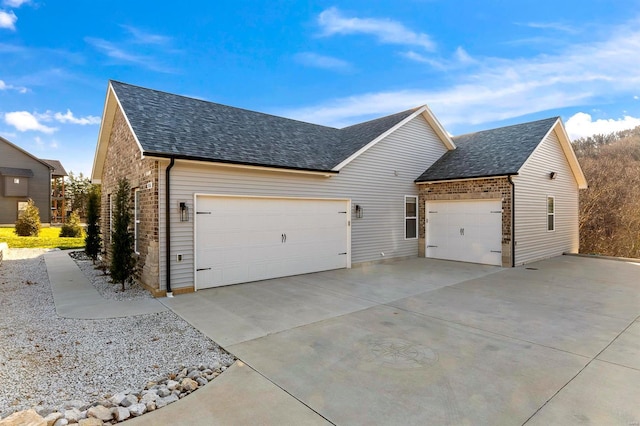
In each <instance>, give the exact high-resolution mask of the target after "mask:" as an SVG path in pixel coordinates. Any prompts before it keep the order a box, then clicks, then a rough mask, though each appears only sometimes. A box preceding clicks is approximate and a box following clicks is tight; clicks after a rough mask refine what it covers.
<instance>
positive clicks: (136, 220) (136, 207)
mask: <svg viewBox="0 0 640 426" xmlns="http://www.w3.org/2000/svg"><path fill="white" fill-rule="evenodd" d="M139 241H140V190H139V189H138V188H136V190H135V192H134V196H133V251H135V252H136V253H140V250H139Z"/></svg>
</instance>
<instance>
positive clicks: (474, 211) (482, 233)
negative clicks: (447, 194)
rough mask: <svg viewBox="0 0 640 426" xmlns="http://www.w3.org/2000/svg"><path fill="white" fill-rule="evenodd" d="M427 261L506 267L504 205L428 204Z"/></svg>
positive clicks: (470, 202)
mask: <svg viewBox="0 0 640 426" xmlns="http://www.w3.org/2000/svg"><path fill="white" fill-rule="evenodd" d="M425 212H426V214H427V222H426V227H427V232H426V235H427V238H426V251H425V253H426V257H431V258H435V259H447V260H458V261H463V262H473V263H483V264H488V265H497V266H501V265H502V241H501V240H502V201H501V200H499V199H496V200H464V201H427V203H426V206H425Z"/></svg>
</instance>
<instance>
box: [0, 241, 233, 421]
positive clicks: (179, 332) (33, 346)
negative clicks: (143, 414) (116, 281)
mask: <svg viewBox="0 0 640 426" xmlns="http://www.w3.org/2000/svg"><path fill="white" fill-rule="evenodd" d="M44 252H45V250H34V249H24V250H20V249H13V250H10V251H9V254H8V255H7V256H6V257H5V260H4V262H3V264H2V265H0V418H4V417H6V416H8V415H9V414H11V413H13V412H16V411H20V410H23V409H27V408H31V407H34V406H45V407H50V408H52V409H55V408H59V407H61V406H62V405H63V404H64V403H65V402H67V401H70V400H80V401H84V402H86V403H91V402H93V401H95V400H97V399H98V398H100V397H104V396H105V395H113V394H115V393H117V392H121V391H124V390H127V389H142V388H143V387H144V385H145V383H146V382H147V381H149V380H153V379H156V378H158V377H161V376H165V375H166V374H168V373H169V372H172V371H176V369H178V368H180V366H196V365H200V364H212V363H213V362H214V361H218V362H219V363H220V364H222V365H225V366H228V365H230V364H231V363H232V362H233V361H234V357H233V356H232V355H230V354H229V353H227V352H225V351H224V350H223V349H221V348H220V347H219V346H218V345H217V344H216V343H215V342H213V341H212V340H210V339H209V338H207V337H206V336H205V335H203V334H202V333H200V332H199V331H197V330H196V329H194V328H193V327H192V326H191V325H189V324H188V323H187V322H186V321H184V320H182V319H181V318H180V317H178V316H177V315H175V314H174V313H173V312H170V311H167V312H162V313H158V314H152V315H141V316H136V317H129V318H118V319H106V320H76V319H65V318H59V317H58V316H57V315H56V313H55V307H54V303H53V297H52V294H51V288H50V285H49V279H48V276H47V271H46V266H45V262H44V258H43V256H42V254H43V253H44ZM89 263H90V262H89ZM90 268H91V269H92V267H90ZM86 269H87V268H83V270H85V272H86ZM92 270H93V269H92ZM89 272H90V271H89ZM92 279H93V280H105V281H106V280H107V279H108V277H107V276H103V275H102V272H100V273H99V274H95V276H93V277H92ZM101 285H110V286H113V284H109V283H108V282H107V283H102V284H101Z"/></svg>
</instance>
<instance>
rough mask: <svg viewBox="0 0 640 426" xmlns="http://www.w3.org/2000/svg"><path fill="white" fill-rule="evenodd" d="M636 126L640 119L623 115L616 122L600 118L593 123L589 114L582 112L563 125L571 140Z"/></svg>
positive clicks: (639, 123)
mask: <svg viewBox="0 0 640 426" xmlns="http://www.w3.org/2000/svg"><path fill="white" fill-rule="evenodd" d="M638 126H640V118H637V117H631V116H628V115H625V116H623V117H622V118H619V119H617V120H614V119H612V118H610V119H602V118H600V119H598V120H595V121H594V120H593V118H592V117H591V114H587V113H584V112H579V113H577V114H574V115H572V116H571V118H569V119H568V120H567V122H566V123H565V127H566V129H567V133H569V137H571V139H572V140H575V139H578V138H584V137H588V136H592V135H604V134H607V133H613V132H619V131H621V130H627V129H633V128H634V127H638Z"/></svg>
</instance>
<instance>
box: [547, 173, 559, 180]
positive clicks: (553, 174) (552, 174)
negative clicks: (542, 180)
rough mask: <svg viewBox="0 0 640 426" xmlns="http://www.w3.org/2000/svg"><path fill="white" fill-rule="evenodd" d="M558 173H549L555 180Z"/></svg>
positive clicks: (550, 177)
mask: <svg viewBox="0 0 640 426" xmlns="http://www.w3.org/2000/svg"><path fill="white" fill-rule="evenodd" d="M556 175H557V173H556V172H551V173H549V179H551V180H554V179H555V178H556Z"/></svg>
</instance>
